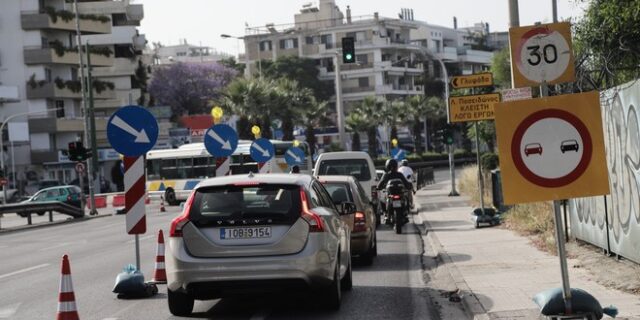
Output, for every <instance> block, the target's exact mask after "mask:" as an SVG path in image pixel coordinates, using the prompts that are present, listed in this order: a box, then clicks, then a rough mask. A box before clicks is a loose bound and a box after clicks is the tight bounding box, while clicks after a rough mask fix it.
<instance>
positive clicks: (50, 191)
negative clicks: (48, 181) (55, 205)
mask: <svg viewBox="0 0 640 320" xmlns="http://www.w3.org/2000/svg"><path fill="white" fill-rule="evenodd" d="M44 201H59V202H63V203H66V204H69V205H72V206H75V207H78V208H80V207H81V206H82V205H81V197H80V188H78V187H76V186H58V187H51V188H45V189H42V190H40V191H38V192H36V194H34V195H33V196H32V197H31V198H29V199H27V200H25V201H23V202H22V203H28V202H44ZM35 213H36V214H38V215H40V216H41V215H44V214H45V212H44V211H39V212H35ZM21 216H22V217H26V216H27V214H21Z"/></svg>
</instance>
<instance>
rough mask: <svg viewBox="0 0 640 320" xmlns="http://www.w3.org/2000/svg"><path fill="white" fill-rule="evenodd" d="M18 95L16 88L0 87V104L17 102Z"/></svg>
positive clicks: (18, 99)
mask: <svg viewBox="0 0 640 320" xmlns="http://www.w3.org/2000/svg"><path fill="white" fill-rule="evenodd" d="M19 101H20V95H19V94H18V87H16V86H2V85H0V103H8V102H19Z"/></svg>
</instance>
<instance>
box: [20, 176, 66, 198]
mask: <svg viewBox="0 0 640 320" xmlns="http://www.w3.org/2000/svg"><path fill="white" fill-rule="evenodd" d="M62 185H64V184H62V183H60V181H58V180H55V179H49V180H39V181H36V182H31V183H29V184H28V185H27V186H26V187H25V188H24V191H25V192H26V193H27V194H28V195H33V194H36V192H38V191H40V190H42V189H45V188H50V187H57V186H62Z"/></svg>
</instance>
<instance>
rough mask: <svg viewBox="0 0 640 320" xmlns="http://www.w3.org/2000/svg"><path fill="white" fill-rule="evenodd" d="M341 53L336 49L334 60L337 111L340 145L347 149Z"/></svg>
mask: <svg viewBox="0 0 640 320" xmlns="http://www.w3.org/2000/svg"><path fill="white" fill-rule="evenodd" d="M339 56H340V53H339V52H338V51H336V54H335V56H334V59H333V62H334V64H335V74H336V80H335V82H336V83H335V84H336V113H337V114H338V119H337V120H338V136H339V137H340V147H341V148H342V150H347V141H346V134H345V132H344V108H343V106H342V77H341V76H340V59H339Z"/></svg>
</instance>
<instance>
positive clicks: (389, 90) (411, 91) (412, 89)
mask: <svg viewBox="0 0 640 320" xmlns="http://www.w3.org/2000/svg"><path fill="white" fill-rule="evenodd" d="M376 94H400V95H420V94H424V91H423V88H422V86H412V85H408V84H402V85H396V84H385V85H381V86H376Z"/></svg>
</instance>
